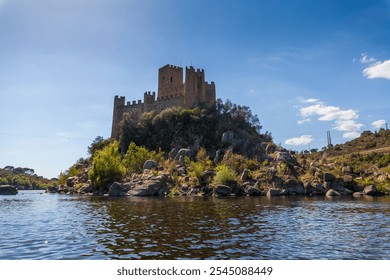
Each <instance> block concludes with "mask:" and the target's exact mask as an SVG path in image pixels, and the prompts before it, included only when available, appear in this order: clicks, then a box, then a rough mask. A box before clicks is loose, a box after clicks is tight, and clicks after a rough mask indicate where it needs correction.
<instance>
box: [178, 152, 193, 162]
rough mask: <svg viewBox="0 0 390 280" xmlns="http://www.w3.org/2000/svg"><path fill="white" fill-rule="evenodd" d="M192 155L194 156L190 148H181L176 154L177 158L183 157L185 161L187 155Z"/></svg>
mask: <svg viewBox="0 0 390 280" xmlns="http://www.w3.org/2000/svg"><path fill="white" fill-rule="evenodd" d="M191 156H192V152H191V150H190V149H180V150H179V151H178V152H177V154H176V156H175V160H180V157H182V158H183V161H184V158H185V157H191Z"/></svg>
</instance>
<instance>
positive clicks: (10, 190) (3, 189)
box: [0, 185, 18, 195]
mask: <svg viewBox="0 0 390 280" xmlns="http://www.w3.org/2000/svg"><path fill="white" fill-rule="evenodd" d="M16 194H18V190H17V188H16V187H14V186H9V185H6V186H0V195H16Z"/></svg>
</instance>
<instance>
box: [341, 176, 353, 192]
mask: <svg viewBox="0 0 390 280" xmlns="http://www.w3.org/2000/svg"><path fill="white" fill-rule="evenodd" d="M341 178H342V179H343V182H344V187H346V188H347V189H352V188H353V177H352V176H351V175H344V176H343V177H341Z"/></svg>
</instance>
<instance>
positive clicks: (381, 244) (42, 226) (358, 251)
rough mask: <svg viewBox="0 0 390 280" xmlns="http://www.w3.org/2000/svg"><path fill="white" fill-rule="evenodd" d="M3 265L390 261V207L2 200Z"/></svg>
mask: <svg viewBox="0 0 390 280" xmlns="http://www.w3.org/2000/svg"><path fill="white" fill-rule="evenodd" d="M0 213H2V215H1V216H0V224H1V227H0V236H2V238H1V239H0V259H389V258H390V244H389V242H388V238H389V236H390V227H389V226H388V225H389V224H390V215H389V213H390V199H389V198H388V197H384V198H372V199H370V200H365V199H359V200H356V199H352V198H340V199H334V200H329V199H326V198H323V197H321V198H302V197H296V198H271V199H270V198H267V197H260V198H254V197H245V198H234V199H217V198H185V197H184V198H183V197H178V198H162V199H160V198H158V199H154V198H146V199H145V198H130V199H115V200H113V199H109V198H96V197H72V196H61V195H48V194H41V193H39V192H24V191H21V192H20V193H19V194H18V196H17V197H12V198H11V197H0Z"/></svg>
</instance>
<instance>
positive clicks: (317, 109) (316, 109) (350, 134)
mask: <svg viewBox="0 0 390 280" xmlns="http://www.w3.org/2000/svg"><path fill="white" fill-rule="evenodd" d="M302 100H313V102H311V103H314V104H311V105H309V106H304V107H301V108H300V110H299V113H300V115H301V117H302V118H303V119H302V120H299V121H298V123H299V124H302V123H304V122H307V121H308V120H309V119H310V117H311V116H318V120H319V121H332V122H334V129H336V130H338V131H342V132H344V134H343V137H344V138H356V137H358V136H359V135H360V133H359V130H360V129H361V128H362V127H363V124H361V123H358V122H357V121H356V120H357V119H358V118H359V115H358V112H357V111H356V110H352V109H347V110H343V109H341V108H340V107H337V106H329V105H326V104H324V103H323V102H321V101H320V100H317V99H302ZM303 103H307V102H303Z"/></svg>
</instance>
